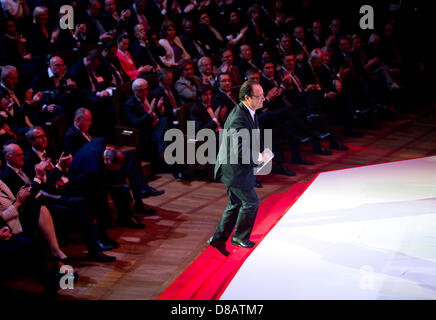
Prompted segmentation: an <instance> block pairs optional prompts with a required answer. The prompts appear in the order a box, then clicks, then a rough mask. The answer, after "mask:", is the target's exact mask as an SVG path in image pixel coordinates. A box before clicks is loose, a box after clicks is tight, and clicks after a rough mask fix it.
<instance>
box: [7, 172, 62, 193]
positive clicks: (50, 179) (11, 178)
mask: <svg viewBox="0 0 436 320" xmlns="http://www.w3.org/2000/svg"><path fill="white" fill-rule="evenodd" d="M61 176H62V172H61V171H60V170H59V169H58V168H54V169H53V170H52V172H51V173H50V174H49V175H48V176H47V182H45V183H42V184H39V183H36V182H35V181H32V182H31V186H32V191H31V195H33V196H35V195H36V194H37V193H38V192H39V190H41V189H50V187H49V186H54V184H55V182H56V181H57V180H59V178H60V177H61ZM28 178H29V179H31V178H30V177H29V176H28ZM0 179H1V180H2V181H3V182H4V183H6V184H7V186H8V187H9V189H11V191H12V193H13V194H17V192H18V191H19V190H20V189H21V187H22V186H24V185H25V184H26V183H25V182H24V181H23V179H21V177H20V176H19V175H18V174H16V173H15V171H14V170H12V169H11V168H10V167H9V166H6V168H5V170H3V172H2V173H1V175H0Z"/></svg>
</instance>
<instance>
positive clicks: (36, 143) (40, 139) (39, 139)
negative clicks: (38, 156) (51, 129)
mask: <svg viewBox="0 0 436 320" xmlns="http://www.w3.org/2000/svg"><path fill="white" fill-rule="evenodd" d="M32 147H34V148H35V149H36V150H39V151H43V150H45V149H46V148H47V136H46V135H45V132H44V130H42V129H36V130H35V131H33V135H32Z"/></svg>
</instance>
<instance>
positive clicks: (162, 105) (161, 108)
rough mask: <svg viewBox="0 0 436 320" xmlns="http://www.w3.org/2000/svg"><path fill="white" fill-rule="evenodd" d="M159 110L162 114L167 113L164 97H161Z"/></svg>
mask: <svg viewBox="0 0 436 320" xmlns="http://www.w3.org/2000/svg"><path fill="white" fill-rule="evenodd" d="M157 110H158V111H159V113H160V114H163V113H164V111H165V106H164V101H163V97H161V98H160V99H159V101H158V103H157Z"/></svg>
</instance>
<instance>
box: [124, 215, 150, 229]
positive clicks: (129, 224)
mask: <svg viewBox="0 0 436 320" xmlns="http://www.w3.org/2000/svg"><path fill="white" fill-rule="evenodd" d="M118 224H119V225H120V227H123V228H130V229H144V228H145V224H143V223H141V222H139V221H138V220H136V218H135V217H130V218H128V219H127V220H122V221H120V222H119V223H118Z"/></svg>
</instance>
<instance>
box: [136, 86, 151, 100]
mask: <svg viewBox="0 0 436 320" xmlns="http://www.w3.org/2000/svg"><path fill="white" fill-rule="evenodd" d="M134 93H135V95H136V96H137V97H138V98H139V100H141V101H144V100H145V99H146V98H147V95H148V83H142V84H140V85H139V86H138V87H137V88H136V89H135V90H134Z"/></svg>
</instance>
